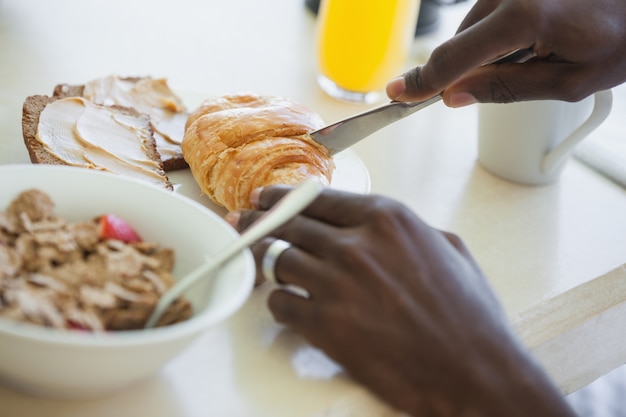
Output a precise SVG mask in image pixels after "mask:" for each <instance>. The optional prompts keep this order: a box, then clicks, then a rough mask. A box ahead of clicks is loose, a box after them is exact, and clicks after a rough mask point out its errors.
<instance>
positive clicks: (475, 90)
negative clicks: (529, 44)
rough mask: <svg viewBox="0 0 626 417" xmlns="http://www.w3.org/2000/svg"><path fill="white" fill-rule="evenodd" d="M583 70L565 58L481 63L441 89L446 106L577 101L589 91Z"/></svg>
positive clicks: (590, 87)
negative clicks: (554, 60) (564, 59)
mask: <svg viewBox="0 0 626 417" xmlns="http://www.w3.org/2000/svg"><path fill="white" fill-rule="evenodd" d="M583 79H584V74H583V72H582V71H581V70H579V69H578V67H577V66H575V65H573V64H571V63H567V62H549V61H539V60H537V61H531V62H526V63H523V64H502V65H497V66H495V65H494V66H485V67H481V68H478V69H476V70H475V71H472V72H471V73H470V74H468V75H466V76H465V77H463V78H461V79H460V80H459V81H456V82H455V83H454V84H452V85H451V86H449V87H448V88H447V89H446V90H445V91H444V92H443V100H444V103H445V104H446V105H447V106H450V107H463V106H466V105H468V104H473V103H476V102H479V103H512V102H516V101H528V100H547V99H552V100H564V101H579V100H581V99H583V98H585V97H586V96H588V95H589V94H591V93H593V92H594V91H595V90H594V86H593V85H591V84H590V83H588V82H583V81H582V80H583Z"/></svg>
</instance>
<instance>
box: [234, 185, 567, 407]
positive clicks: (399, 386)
mask: <svg viewBox="0 0 626 417" xmlns="http://www.w3.org/2000/svg"><path fill="white" fill-rule="evenodd" d="M286 191H287V188H285V187H277V186H274V187H267V188H265V189H263V191H262V193H261V194H260V195H259V194H255V197H256V199H257V200H258V201H253V203H254V204H255V205H256V206H257V207H258V208H259V210H256V211H243V212H240V213H236V214H231V215H229V216H228V217H227V218H228V219H229V221H230V222H231V223H232V224H234V225H236V227H237V228H238V229H239V230H244V229H245V228H246V227H248V226H249V225H250V224H252V222H254V221H255V220H256V219H257V218H258V217H259V216H260V215H261V214H262V212H263V210H267V209H268V208H269V207H271V206H272V205H273V204H275V203H276V202H277V201H278V200H279V198H280V197H281V196H282V195H284V193H285V192H286ZM273 237H274V238H280V239H284V240H286V241H289V242H291V243H292V244H293V245H294V246H293V247H291V248H289V249H287V250H286V251H285V252H283V254H282V255H281V256H280V257H279V258H278V261H277V263H276V269H275V273H276V276H277V279H278V280H279V282H281V283H284V284H292V285H295V286H298V287H301V288H303V289H305V290H306V291H307V292H308V293H309V295H310V296H309V298H303V297H301V296H298V295H294V294H292V293H290V292H288V291H285V290H280V289H279V290H276V291H274V292H273V293H272V294H271V295H270V298H269V307H270V309H271V312H272V313H273V315H274V317H275V319H276V320H277V321H278V322H280V323H284V324H285V325H287V326H290V327H291V328H293V329H294V330H295V331H297V332H299V333H301V334H302V335H304V337H306V338H307V339H308V340H309V341H310V342H311V343H312V344H313V345H315V346H317V347H319V348H321V349H322V350H323V351H325V352H326V353H327V354H328V355H329V356H330V357H331V358H333V359H334V360H335V361H337V362H338V363H340V364H341V365H343V366H344V368H345V369H346V370H347V371H348V373H349V374H350V375H351V376H353V377H354V378H355V379H356V380H358V381H360V382H361V383H363V384H364V385H365V386H367V387H369V388H370V389H371V390H372V391H373V392H375V393H376V394H378V395H379V396H380V397H381V398H382V399H384V400H386V401H387V402H388V403H390V404H392V405H393V406H395V407H397V408H399V409H402V410H405V411H408V412H411V413H413V414H414V415H416V416H417V415H430V416H435V415H437V416H438V415H441V416H447V415H459V416H460V415H493V416H496V415H506V416H517V415H520V416H521V415H524V416H528V415H534V416H541V415H551V416H555V415H567V411H566V406H564V405H563V403H562V400H561V398H560V397H559V395H558V393H556V391H555V390H554V388H553V387H552V386H551V385H550V383H549V382H548V381H547V379H546V377H545V375H544V374H543V373H542V371H541V370H539V369H538V368H537V367H536V366H535V365H534V364H533V362H532V361H531V360H530V358H529V357H528V356H527V355H526V353H524V350H523V348H521V346H520V344H519V343H518V342H517V341H516V339H515V337H514V336H513V334H512V332H511V330H510V329H509V327H508V324H507V322H506V319H505V314H504V312H503V311H502V309H501V307H500V305H499V303H498V301H497V300H496V297H495V296H494V294H493V292H492V290H491V288H490V287H489V285H488V283H487V281H486V279H485V277H484V276H483V274H482V273H481V271H480V269H479V267H478V266H477V265H476V263H475V262H474V260H473V259H472V257H471V256H470V254H469V253H468V251H467V249H466V248H465V246H464V245H463V243H462V242H461V240H460V239H459V238H458V237H456V236H454V235H452V234H449V233H444V232H441V231H439V230H436V229H433V228H432V227H430V226H428V225H427V224H425V223H424V222H423V221H421V220H420V219H419V218H418V217H416V216H415V215H414V214H413V213H412V212H411V211H410V210H409V209H408V208H406V207H405V206H403V205H401V204H399V203H397V202H394V201H392V200H389V199H387V198H383V197H377V196H362V195H352V194H347V193H341V192H338V191H333V190H325V191H324V192H323V194H322V195H321V196H320V197H319V198H318V199H317V200H316V201H314V202H313V203H312V204H311V205H310V206H309V207H308V208H307V209H306V210H305V211H304V212H303V214H302V215H300V216H297V217H296V218H294V219H293V220H291V221H290V222H288V223H287V224H286V225H285V226H283V227H281V228H280V229H279V230H277V231H276V232H275V233H273ZM268 243H269V242H268V241H267V239H266V240H264V241H263V242H261V243H259V244H258V245H257V246H256V247H254V249H253V253H254V256H255V259H256V262H257V265H260V264H261V260H262V257H263V254H264V252H265V250H266V248H267V246H268ZM257 270H259V271H260V268H257ZM529 393H533V395H536V396H532V395H529ZM550 407H554V408H550ZM546 410H547V411H546Z"/></svg>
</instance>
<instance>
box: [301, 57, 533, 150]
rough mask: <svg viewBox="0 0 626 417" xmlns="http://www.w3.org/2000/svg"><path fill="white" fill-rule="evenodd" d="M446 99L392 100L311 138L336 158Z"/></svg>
mask: <svg viewBox="0 0 626 417" xmlns="http://www.w3.org/2000/svg"><path fill="white" fill-rule="evenodd" d="M534 56H535V53H534V51H533V50H532V49H518V50H515V51H513V52H510V53H508V54H506V55H504V56H501V57H499V58H496V59H494V60H492V61H490V62H487V63H485V64H484V65H490V64H503V63H506V62H516V63H521V62H524V61H527V60H528V59H530V58H532V57H534ZM442 98H443V97H442V95H441V93H440V94H437V95H436V96H433V97H431V98H429V99H426V100H424V101H414V102H402V101H391V102H389V103H387V104H383V105H382V106H379V107H375V108H373V109H370V110H367V111H364V112H362V113H359V114H356V115H354V116H350V117H348V118H347V119H343V120H340V121H338V122H335V123H333V124H331V125H328V126H325V127H323V128H321V129H318V130H316V131H314V132H311V133H309V135H311V136H312V137H313V139H315V141H317V142H319V143H321V144H322V145H324V146H325V147H326V148H328V150H330V153H331V154H333V155H334V154H336V153H339V152H341V151H343V150H344V149H346V148H349V147H350V146H352V145H354V144H355V143H357V142H359V141H361V140H363V139H365V138H366V137H368V136H369V135H371V134H372V133H374V132H376V131H378V130H380V129H382V128H383V127H385V126H387V125H390V124H391V123H394V122H397V121H398V120H400V119H403V118H405V117H407V116H409V115H411V114H413V113H415V112H416V111H418V110H421V109H423V108H425V107H428V106H430V105H431V104H434V103H436V102H438V101H440V100H441V99H442Z"/></svg>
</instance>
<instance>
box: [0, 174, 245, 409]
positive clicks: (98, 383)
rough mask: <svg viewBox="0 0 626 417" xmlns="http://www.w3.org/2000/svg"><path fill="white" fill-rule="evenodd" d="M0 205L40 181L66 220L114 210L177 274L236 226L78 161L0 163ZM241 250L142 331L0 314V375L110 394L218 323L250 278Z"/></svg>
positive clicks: (31, 387) (25, 387)
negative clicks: (75, 327)
mask: <svg viewBox="0 0 626 417" xmlns="http://www.w3.org/2000/svg"><path fill="white" fill-rule="evenodd" d="M0 178H5V181H3V183H2V186H0V210H2V211H4V210H5V209H6V207H7V205H8V203H9V202H10V201H11V200H12V199H13V198H15V196H17V194H18V193H20V192H21V191H23V190H26V189H29V188H34V187H36V188H39V189H41V190H42V191H45V192H46V193H48V195H50V196H51V197H52V199H53V201H54V202H55V207H56V209H55V212H56V213H57V214H59V215H60V216H62V217H63V218H64V219H66V220H68V221H79V220H88V219H90V218H93V217H95V216H97V215H100V214H105V213H115V214H117V215H119V216H121V217H122V218H124V219H126V220H127V221H128V222H129V223H130V224H131V225H133V226H134V227H135V228H136V229H137V231H138V232H139V234H140V235H141V236H142V238H143V239H144V240H146V241H151V242H158V243H160V244H162V245H163V246H169V247H172V248H174V250H175V253H176V264H175V267H174V276H175V277H176V278H180V277H182V276H184V274H186V273H188V272H189V271H191V270H192V269H194V268H195V267H196V266H198V265H199V264H200V263H202V262H203V260H204V258H205V256H207V255H210V254H212V253H216V252H217V251H218V250H219V249H221V248H222V247H224V246H225V245H226V244H227V243H228V242H229V241H231V240H233V239H235V238H236V237H237V236H238V234H237V232H236V231H235V230H234V229H233V228H232V227H230V225H228V223H226V222H225V221H224V220H223V219H222V218H220V217H219V216H217V215H216V214H214V213H213V212H211V211H210V210H208V209H207V208H205V207H203V206H201V205H200V204H198V203H195V202H193V201H191V200H190V199H188V198H186V197H183V196H180V195H177V194H175V193H172V192H170V191H167V190H164V189H163V190H162V189H159V188H157V187H154V186H151V185H148V184H144V183H143V182H140V181H136V180H132V179H128V178H124V177H122V176H117V175H113V174H106V173H102V172H98V171H92V170H88V169H84V168H70V167H59V166H51V165H6V166H0ZM254 273H255V267H254V260H253V258H252V254H251V252H250V251H249V250H245V251H243V252H242V253H241V254H240V255H238V256H236V257H235V258H233V260H231V261H230V262H228V263H227V264H226V265H224V267H223V268H222V269H221V270H220V272H219V273H218V274H217V275H216V277H215V280H213V281H212V284H209V282H208V281H204V282H200V283H198V284H196V285H195V286H194V287H193V288H191V289H190V290H189V291H188V292H187V293H186V294H185V296H186V297H188V298H189V299H190V301H191V303H192V305H193V308H194V315H193V317H191V318H190V319H189V320H187V321H185V322H182V323H179V324H175V325H172V326H166V327H162V328H157V329H151V330H135V331H123V332H106V333H86V332H77V331H63V330H55V329H49V328H45V327H41V326H36V325H31V324H27V323H18V322H13V321H10V320H6V319H0V382H1V383H3V384H6V385H8V386H11V387H13V388H15V389H17V390H20V391H24V392H27V393H29V394H33V395H38V396H45V397H55V398H85V397H98V396H103V395H110V394H111V393H114V392H115V391H119V390H123V389H125V388H127V387H129V386H131V385H133V384H135V383H137V382H139V381H142V380H144V379H147V378H149V377H150V376H152V375H154V374H155V373H157V371H158V370H159V369H160V368H161V367H162V366H163V365H164V364H165V363H166V362H168V361H169V360H170V359H172V358H173V357H174V356H175V355H177V354H178V353H180V352H181V351H182V350H184V349H185V348H186V347H187V346H188V345H190V344H191V342H192V341H193V340H194V339H195V338H196V337H197V336H199V335H200V334H201V333H203V332H204V331H207V330H208V329H210V328H211V327H213V326H216V325H218V324H219V323H221V322H223V321H225V320H226V319H227V318H228V317H230V316H231V315H232V314H233V313H234V312H235V311H237V310H238V309H239V308H240V307H241V306H242V305H243V304H244V303H245V301H246V300H247V298H248V296H249V294H250V292H251V290H252V288H253V285H254Z"/></svg>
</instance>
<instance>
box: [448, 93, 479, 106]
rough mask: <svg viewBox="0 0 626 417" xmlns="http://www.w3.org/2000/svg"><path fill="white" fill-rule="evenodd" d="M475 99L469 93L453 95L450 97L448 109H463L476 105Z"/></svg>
mask: <svg viewBox="0 0 626 417" xmlns="http://www.w3.org/2000/svg"><path fill="white" fill-rule="evenodd" d="M477 102H478V100H476V97H474V96H473V95H471V94H470V93H454V94H452V95H451V96H450V100H449V102H448V105H449V106H450V107H464V106H469V105H470V104H475V103H477Z"/></svg>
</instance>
